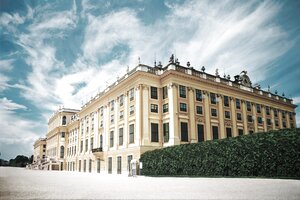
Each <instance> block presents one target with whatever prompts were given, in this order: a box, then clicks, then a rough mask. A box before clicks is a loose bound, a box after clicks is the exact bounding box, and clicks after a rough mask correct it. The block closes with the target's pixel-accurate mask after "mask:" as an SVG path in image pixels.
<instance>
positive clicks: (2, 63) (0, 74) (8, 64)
mask: <svg viewBox="0 0 300 200" xmlns="http://www.w3.org/2000/svg"><path fill="white" fill-rule="evenodd" d="M13 62H14V60H13V59H6V60H0V92H2V91H4V90H6V89H7V88H8V87H9V84H8V81H10V78H9V76H8V75H6V74H5V73H6V72H9V71H11V70H12V69H13Z"/></svg>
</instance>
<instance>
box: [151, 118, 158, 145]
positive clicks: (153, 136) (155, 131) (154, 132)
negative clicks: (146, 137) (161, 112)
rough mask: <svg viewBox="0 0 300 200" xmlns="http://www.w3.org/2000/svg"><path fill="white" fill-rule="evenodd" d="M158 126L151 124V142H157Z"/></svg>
mask: <svg viewBox="0 0 300 200" xmlns="http://www.w3.org/2000/svg"><path fill="white" fill-rule="evenodd" d="M158 141H159V139H158V124H157V123H151V142H158Z"/></svg>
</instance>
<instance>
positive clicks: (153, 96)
mask: <svg viewBox="0 0 300 200" xmlns="http://www.w3.org/2000/svg"><path fill="white" fill-rule="evenodd" d="M150 88H151V99H157V87H152V86H151V87H150Z"/></svg>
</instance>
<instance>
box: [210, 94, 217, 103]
mask: <svg viewBox="0 0 300 200" xmlns="http://www.w3.org/2000/svg"><path fill="white" fill-rule="evenodd" d="M210 103H211V104H217V97H216V94H215V93H210Z"/></svg>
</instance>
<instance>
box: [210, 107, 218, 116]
mask: <svg viewBox="0 0 300 200" xmlns="http://www.w3.org/2000/svg"><path fill="white" fill-rule="evenodd" d="M211 116H213V117H217V116H218V113H217V109H215V108H212V109H211Z"/></svg>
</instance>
